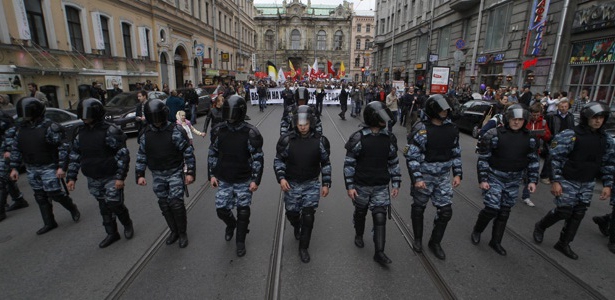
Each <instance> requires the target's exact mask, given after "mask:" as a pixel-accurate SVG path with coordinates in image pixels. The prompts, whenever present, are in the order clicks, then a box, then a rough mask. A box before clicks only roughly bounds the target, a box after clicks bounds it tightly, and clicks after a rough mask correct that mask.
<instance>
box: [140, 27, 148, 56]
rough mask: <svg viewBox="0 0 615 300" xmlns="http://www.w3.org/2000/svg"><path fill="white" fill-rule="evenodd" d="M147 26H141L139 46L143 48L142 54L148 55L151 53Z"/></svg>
mask: <svg viewBox="0 0 615 300" xmlns="http://www.w3.org/2000/svg"><path fill="white" fill-rule="evenodd" d="M146 29H147V28H145V27H139V46H140V49H141V52H140V53H141V54H140V56H143V57H147V56H149V53H147V46H148V45H147V31H146Z"/></svg>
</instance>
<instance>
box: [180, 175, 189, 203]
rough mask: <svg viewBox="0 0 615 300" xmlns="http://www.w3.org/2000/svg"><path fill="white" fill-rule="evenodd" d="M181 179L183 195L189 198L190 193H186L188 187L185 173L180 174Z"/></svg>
mask: <svg viewBox="0 0 615 300" xmlns="http://www.w3.org/2000/svg"><path fill="white" fill-rule="evenodd" d="M182 174H183V175H184V176H183V179H184V195H186V198H189V197H190V193H189V192H188V185H187V184H186V171H184V172H182Z"/></svg>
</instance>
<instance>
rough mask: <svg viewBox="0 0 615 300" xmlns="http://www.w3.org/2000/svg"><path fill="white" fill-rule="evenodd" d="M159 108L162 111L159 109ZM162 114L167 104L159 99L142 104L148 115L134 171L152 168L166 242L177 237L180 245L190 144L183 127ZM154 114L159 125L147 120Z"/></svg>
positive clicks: (191, 169) (184, 222) (183, 232)
mask: <svg viewBox="0 0 615 300" xmlns="http://www.w3.org/2000/svg"><path fill="white" fill-rule="evenodd" d="M165 109H166V112H165ZM160 110H162V111H163V112H162V113H159V111H160ZM165 114H166V115H168V108H167V107H166V106H165V105H164V104H163V103H162V102H161V101H159V100H150V101H148V104H147V105H146V106H145V116H146V118H148V117H150V116H151V118H148V123H149V124H148V125H147V127H146V128H145V130H144V132H143V134H142V135H141V136H140V138H139V152H138V153H137V162H136V166H135V175H136V177H137V180H138V179H139V178H140V177H144V176H145V169H146V168H149V169H150V170H151V171H152V177H153V190H154V193H155V194H156V197H158V205H159V207H160V210H161V211H162V215H163V216H164V218H165V221H166V222H167V225H168V226H169V228H170V230H171V235H170V236H169V237H168V238H167V240H166V244H167V245H170V244H173V243H174V242H175V241H176V240H177V239H179V247H180V248H184V247H186V246H187V245H188V238H187V235H186V229H187V216H186V206H185V205H184V193H185V189H186V184H185V176H187V175H189V176H192V177H194V176H195V174H196V169H195V158H194V148H193V147H192V145H191V144H190V140H189V138H188V135H187V134H186V131H185V130H184V129H183V128H182V127H181V126H180V125H177V124H174V123H170V122H168V121H166V118H164V116H165ZM154 118H159V119H160V120H164V121H162V122H161V123H162V125H161V126H160V127H156V126H155V124H156V122H155V121H152V120H150V119H154ZM184 166H185V168H186V171H185V172H184V171H183V169H184Z"/></svg>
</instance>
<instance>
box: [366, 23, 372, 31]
mask: <svg viewBox="0 0 615 300" xmlns="http://www.w3.org/2000/svg"><path fill="white" fill-rule="evenodd" d="M371 29H372V26H371V25H370V24H367V25H365V32H370V31H371Z"/></svg>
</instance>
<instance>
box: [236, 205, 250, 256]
mask: <svg viewBox="0 0 615 300" xmlns="http://www.w3.org/2000/svg"><path fill="white" fill-rule="evenodd" d="M248 224H250V207H249V206H238V207H237V236H236V237H235V244H236V245H237V256H239V257H242V256H244V255H246V235H247V234H248V232H250V230H248Z"/></svg>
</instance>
